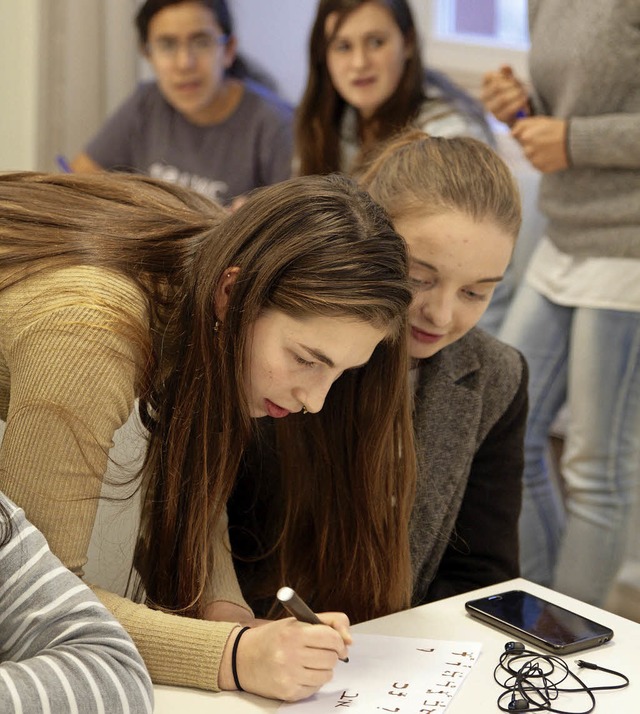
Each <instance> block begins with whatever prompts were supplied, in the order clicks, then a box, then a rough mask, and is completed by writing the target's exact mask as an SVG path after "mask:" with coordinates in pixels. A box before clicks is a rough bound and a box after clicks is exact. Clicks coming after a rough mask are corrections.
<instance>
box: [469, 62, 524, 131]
mask: <svg viewBox="0 0 640 714" xmlns="http://www.w3.org/2000/svg"><path fill="white" fill-rule="evenodd" d="M480 98H481V100H482V103H483V104H484V107H485V109H486V110H487V111H489V112H491V114H493V116H494V117H495V118H496V119H498V120H499V121H501V122H504V123H505V124H508V125H509V126H512V125H513V123H514V122H515V121H517V120H518V119H523V118H525V117H528V116H529V115H530V114H531V108H530V106H529V95H528V93H527V89H526V87H525V85H524V83H523V82H521V81H520V80H519V79H517V78H516V76H515V75H514V74H513V70H512V69H511V67H509V66H508V65H503V66H502V67H500V68H499V69H498V71H497V72H487V74H485V75H484V78H483V82H482V92H481V95H480Z"/></svg>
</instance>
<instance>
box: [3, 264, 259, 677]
mask: <svg viewBox="0 0 640 714" xmlns="http://www.w3.org/2000/svg"><path fill="white" fill-rule="evenodd" d="M8 274H9V273H8V272H7V270H6V269H5V271H4V272H0V285H2V284H3V283H4V280H5V278H7V276H8ZM123 316H124V317H126V319H128V320H131V321H132V322H134V323H135V322H136V321H138V322H139V321H141V320H142V321H144V323H146V322H147V314H146V309H145V303H144V299H143V297H142V295H141V294H140V292H139V290H138V288H137V287H136V286H135V285H134V284H133V283H132V282H131V281H129V280H128V279H126V278H124V277H123V276H121V275H118V274H116V273H113V272H112V271H108V270H104V269H99V268H92V267H87V266H83V267H74V268H64V269H56V270H50V271H48V272H46V273H41V274H39V275H32V276H31V277H29V278H27V279H25V280H23V281H21V282H19V283H17V284H16V285H13V286H12V287H9V288H6V289H4V290H2V291H1V292H0V418H2V419H3V420H4V421H5V422H6V431H5V435H4V440H3V442H2V446H1V448H0V490H2V491H4V492H5V494H6V495H7V496H8V497H9V498H11V499H12V500H13V501H14V502H15V503H17V504H18V505H19V506H21V507H22V508H23V509H24V510H25V512H26V514H27V517H28V518H29V520H31V521H32V522H33V523H34V524H35V525H36V526H37V527H38V528H39V529H40V530H41V531H42V532H43V533H44V535H45V536H46V538H47V539H48V541H49V544H50V547H51V550H52V551H53V552H54V553H55V554H56V555H57V556H58V557H59V558H60V559H61V560H62V562H63V563H64V564H65V565H66V566H67V567H69V568H70V569H71V570H72V571H74V572H75V573H76V574H78V575H80V576H81V575H82V569H83V567H84V565H85V563H86V561H87V549H88V546H89V540H90V537H91V532H92V529H93V524H94V519H95V516H96V509H97V505H98V498H99V496H100V490H101V486H102V476H103V475H104V473H105V471H106V466H107V455H108V451H109V449H110V447H111V446H112V438H113V435H114V433H115V431H116V430H117V429H118V428H119V427H120V426H122V424H124V422H125V421H126V420H127V418H128V417H129V414H130V413H131V410H132V407H133V404H134V399H135V396H136V395H135V390H134V385H135V377H136V372H137V368H138V365H137V363H136V359H137V357H136V353H135V349H134V347H133V346H132V345H131V344H130V342H129V341H128V340H127V339H125V338H124V337H122V335H121V334H119V333H118V332H117V331H116V330H114V318H115V319H121V318H122V317H123ZM144 323H143V324H144ZM225 541H226V526H225V525H224V524H221V528H220V537H219V538H218V542H216V543H215V544H212V550H213V552H214V557H215V562H216V572H215V577H214V582H213V583H210V584H208V592H210V593H211V594H212V599H215V600H226V601H229V602H233V603H236V604H239V605H241V606H243V607H247V606H246V604H245V602H244V600H243V598H242V595H241V593H240V590H239V587H238V584H237V580H236V577H235V572H234V570H233V565H232V562H231V558H230V554H229V549H228V547H226V542H225ZM221 563H222V564H223V565H222V566H220V565H219V564H221ZM96 592H97V594H98V595H99V597H100V598H101V599H102V601H103V602H104V603H105V605H106V606H107V607H108V608H109V609H110V610H111V612H112V613H113V614H114V615H115V616H116V617H117V618H118V619H119V620H120V622H121V623H122V624H123V625H124V626H125V628H126V629H127V631H128V632H129V634H130V635H131V637H132V638H133V640H134V641H135V643H136V645H137V646H138V648H139V650H140V653H141V654H142V657H143V659H144V661H145V663H146V665H147V667H148V669H149V671H150V673H151V676H152V678H153V680H154V682H156V683H158V684H173V685H184V686H192V687H199V688H204V689H213V690H215V689H217V688H218V668H219V665H220V660H221V656H222V652H223V649H224V646H225V644H226V642H227V639H228V637H229V634H230V632H231V631H232V629H233V628H234V627H235V623H221V622H210V621H204V620H195V619H189V618H184V617H178V616H175V615H168V614H165V613H161V612H157V611H154V610H151V609H149V608H148V607H146V606H145V605H139V604H135V603H133V602H132V601H130V600H128V599H126V598H123V597H120V596H118V595H115V594H113V593H109V592H106V591H103V590H101V589H99V588H96ZM247 609H248V608H247Z"/></svg>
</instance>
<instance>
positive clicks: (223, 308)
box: [214, 266, 240, 322]
mask: <svg viewBox="0 0 640 714" xmlns="http://www.w3.org/2000/svg"><path fill="white" fill-rule="evenodd" d="M239 274H240V268H238V267H237V266H234V267H232V268H227V269H226V270H225V271H224V273H223V274H222V277H221V278H220V280H219V281H218V287H217V288H216V293H215V296H214V303H215V309H216V319H218V320H220V322H224V319H225V317H226V316H227V308H228V307H229V297H230V295H231V290H232V289H233V286H234V285H235V282H236V280H237V279H238V275H239Z"/></svg>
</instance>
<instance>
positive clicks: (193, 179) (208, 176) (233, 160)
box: [86, 82, 293, 203]
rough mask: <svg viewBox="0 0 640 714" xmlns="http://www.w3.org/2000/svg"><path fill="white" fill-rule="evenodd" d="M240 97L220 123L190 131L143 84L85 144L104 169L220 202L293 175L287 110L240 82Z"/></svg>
mask: <svg viewBox="0 0 640 714" xmlns="http://www.w3.org/2000/svg"><path fill="white" fill-rule="evenodd" d="M244 85H245V86H244V93H243V96H242V99H241V100H240V103H239V105H238V107H237V108H236V110H235V111H234V112H233V114H232V115H231V116H230V117H228V118H227V119H226V120H225V121H223V122H221V123H220V124H212V125H209V126H196V125H195V124H192V123H191V122H189V121H188V120H187V119H185V117H184V116H183V115H182V114H180V113H179V112H178V111H176V110H175V109H174V108H173V107H172V106H171V105H170V104H169V103H168V102H167V101H166V99H165V98H164V97H163V96H162V94H161V92H160V90H159V89H158V87H157V85H156V83H155V82H148V83H144V84H141V85H140V86H139V87H138V88H137V89H136V91H135V92H134V93H133V94H132V95H131V96H130V97H129V98H128V99H127V100H126V101H125V102H124V103H123V104H122V105H121V106H120V108H119V109H117V110H116V112H115V113H114V114H113V115H112V116H111V117H110V118H109V119H108V120H107V121H106V123H105V124H104V125H103V127H102V128H101V129H100V131H99V132H98V133H97V135H96V136H95V137H94V138H93V139H92V140H91V141H90V142H89V144H88V146H87V147H86V153H87V154H88V155H89V157H90V158H91V159H93V161H95V162H96V163H97V164H99V165H100V166H102V168H104V169H107V170H119V171H131V172H139V173H145V174H148V175H150V176H155V177H156V178H161V179H164V180H166V181H171V182H172V183H178V184H181V185H183V186H189V187H191V188H193V189H195V190H196V191H198V192H200V193H202V194H204V195H206V196H209V197H210V198H213V199H215V200H217V201H219V202H221V203H228V202H229V201H230V200H231V199H232V198H234V197H235V196H239V195H241V194H244V193H247V192H248V191H251V190H252V189H254V188H257V187H259V186H266V185H269V184H272V183H277V182H278V181H284V180H285V179H287V178H289V177H290V175H291V154H292V146H293V138H292V115H293V112H292V110H291V108H290V107H288V106H287V105H286V104H285V103H284V102H283V101H281V100H280V99H279V98H278V97H276V96H275V95H274V94H272V93H270V92H269V91H268V90H266V89H263V88H262V87H260V86H259V85H256V84H253V83H251V82H244Z"/></svg>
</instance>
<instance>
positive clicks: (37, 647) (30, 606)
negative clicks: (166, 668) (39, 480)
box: [0, 496, 153, 714]
mask: <svg viewBox="0 0 640 714" xmlns="http://www.w3.org/2000/svg"><path fill="white" fill-rule="evenodd" d="M0 499H1V500H2V503H3V505H4V507H5V508H7V509H8V512H9V514H10V523H11V527H12V535H11V539H10V541H9V542H8V543H6V544H5V545H4V546H3V547H2V548H0V651H1V652H2V657H1V660H2V663H1V664H0V703H1V704H0V708H1V709H2V711H3V712H6V713H7V714H9V713H10V712H15V713H16V714H18V712H29V713H30V714H37V713H38V712H55V713H56V714H65V713H66V712H69V714H70V713H71V712H76V713H81V714H92V713H94V712H95V713H96V714H97V713H98V712H105V711H106V712H110V714H117V713H118V712H123V713H124V712H132V713H136V714H137V713H140V714H142V712H147V713H149V714H150V712H151V711H152V709H153V690H152V686H151V680H150V678H149V675H148V673H147V671H146V669H145V667H144V665H143V663H142V659H141V658H140V655H139V654H138V652H137V651H136V649H135V647H134V645H133V642H132V641H131V639H130V638H129V637H128V636H127V634H126V633H125V632H124V630H123V629H122V627H121V626H120V625H119V624H118V623H117V622H116V621H115V619H114V618H113V616H112V615H111V614H109V612H107V610H106V609H105V607H104V606H103V605H102V604H101V603H100V602H99V601H98V599H97V598H96V597H95V595H94V594H93V593H92V592H91V590H90V589H89V588H88V587H87V586H86V585H85V584H84V583H82V582H81V581H80V580H79V579H78V578H77V577H76V576H75V575H73V574H72V573H70V572H69V571H68V570H67V569H66V568H65V567H64V566H63V565H62V564H61V563H60V561H59V560H58V559H57V558H56V557H55V556H54V555H53V554H52V553H51V551H50V550H49V547H48V546H47V543H46V541H45V539H44V538H43V536H42V534H41V533H40V532H39V531H38V530H37V529H36V528H35V527H34V526H33V525H31V524H30V523H29V522H28V521H27V520H26V518H25V516H24V512H23V511H22V510H21V509H18V508H16V507H15V506H14V505H13V504H12V503H10V502H9V501H8V500H6V499H4V497H1V496H0Z"/></svg>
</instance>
